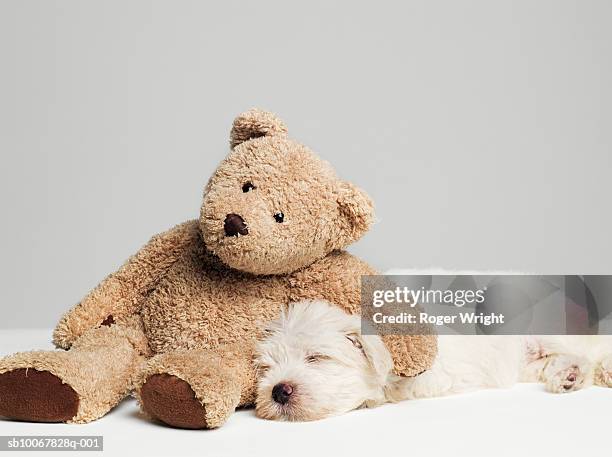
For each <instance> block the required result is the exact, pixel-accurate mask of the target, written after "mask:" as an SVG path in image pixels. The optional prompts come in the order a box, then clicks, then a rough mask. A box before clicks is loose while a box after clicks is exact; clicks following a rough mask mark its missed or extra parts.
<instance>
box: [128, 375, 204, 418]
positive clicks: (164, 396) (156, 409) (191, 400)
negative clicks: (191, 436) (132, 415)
mask: <svg viewBox="0 0 612 457" xmlns="http://www.w3.org/2000/svg"><path fill="white" fill-rule="evenodd" d="M140 399H141V402H142V407H143V409H144V411H145V412H146V413H147V414H149V415H150V416H151V417H153V418H154V419H158V420H160V421H162V422H164V423H166V424H168V425H170V426H172V427H178V428H188V429H201V428H209V427H208V423H207V421H206V408H205V407H204V406H203V405H202V404H201V403H200V401H199V400H198V399H197V398H196V396H195V392H194V391H193V389H192V388H191V386H190V385H189V383H187V381H184V380H182V379H181V378H179V377H177V376H174V375H170V374H166V373H161V374H154V375H151V376H149V377H148V378H147V380H146V382H145V383H144V385H143V386H142V388H141V390H140Z"/></svg>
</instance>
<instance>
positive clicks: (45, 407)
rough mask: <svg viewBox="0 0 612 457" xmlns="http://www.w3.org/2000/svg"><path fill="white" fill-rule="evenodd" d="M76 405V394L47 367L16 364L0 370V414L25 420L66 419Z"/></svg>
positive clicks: (71, 416) (77, 397) (76, 408)
mask: <svg viewBox="0 0 612 457" xmlns="http://www.w3.org/2000/svg"><path fill="white" fill-rule="evenodd" d="M78 409H79V396H78V394H77V393H76V392H75V391H74V389H73V388H72V387H71V386H69V385H68V384H65V383H64V382H63V381H62V380H61V379H60V378H58V377H57V376H55V375H54V374H51V373H50V372H48V371H38V370H35V369H34V368H18V369H15V370H11V371H7V372H5V373H2V374H0V416H3V417H7V418H10V419H15V420H21V421H28V422H66V421H69V420H70V419H72V418H73V417H74V416H76V414H77V411H78Z"/></svg>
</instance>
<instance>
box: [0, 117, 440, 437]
mask: <svg viewBox="0 0 612 457" xmlns="http://www.w3.org/2000/svg"><path fill="white" fill-rule="evenodd" d="M230 136H231V138H230V142H231V146H232V151H231V152H230V154H229V155H228V156H227V158H226V159H225V160H224V161H223V162H222V163H221V164H220V165H219V167H218V168H217V170H216V171H215V172H214V174H213V176H212V177H211V179H210V181H209V182H208V184H207V186H206V189H205V192H204V198H203V204H202V207H201V211H200V218H199V219H198V220H192V221H188V222H185V223H183V224H180V225H177V226H176V227H174V228H172V229H170V230H169V231H167V232H165V233H162V234H159V235H157V236H155V237H153V238H152V239H151V241H150V242H149V243H147V244H146V245H145V246H144V247H143V248H142V249H141V250H140V251H139V252H137V253H136V254H135V255H134V256H132V257H131V258H130V259H129V260H128V261H127V262H126V263H125V264H124V265H123V266H122V267H121V268H120V269H119V270H118V271H117V272H115V273H113V274H111V275H110V276H109V277H108V278H106V279H105V280H104V281H102V283H100V285H99V286H97V287H96V288H95V289H94V290H92V291H91V293H90V294H89V295H88V296H86V297H85V298H84V299H83V300H82V301H81V303H79V304H78V305H76V306H75V307H74V308H73V309H72V310H70V311H69V312H68V313H66V314H65V315H64V317H63V318H62V319H61V321H60V322H59V324H58V325H57V328H56V329H55V332H54V341H55V343H56V345H57V346H58V347H61V348H64V349H68V348H70V350H69V351H66V352H64V351H61V352H34V353H26V354H16V355H13V356H8V357H5V358H4V359H0V378H1V377H2V373H7V372H9V371H11V370H14V369H16V368H35V369H38V370H47V371H49V372H50V373H52V374H53V375H55V376H56V377H58V378H59V379H61V381H62V382H64V383H66V384H68V385H69V386H71V387H72V388H73V389H74V391H75V392H76V393H77V394H78V395H79V411H78V413H77V414H76V415H75V416H74V417H72V418H71V419H70V420H72V421H75V422H86V421H91V420H94V419H96V418H98V417H100V416H101V415H102V414H104V413H105V412H107V411H108V410H109V409H110V408H112V407H113V406H114V405H116V404H117V403H118V402H119V401H120V400H121V399H122V398H123V397H124V396H125V395H126V394H127V392H128V391H129V390H130V389H131V388H133V387H134V386H136V390H137V395H139V393H138V392H139V389H140V388H141V387H142V386H146V384H147V382H148V381H149V380H151V384H150V385H149V388H150V389H152V391H153V389H154V390H155V396H156V398H157V400H159V401H157V400H156V403H155V405H153V404H148V403H149V400H147V398H151V397H150V396H148V395H144V396H143V395H140V399H141V401H142V403H143V408H144V410H145V411H148V412H149V413H151V414H152V415H154V416H157V418H158V419H161V420H165V421H166V422H167V423H170V424H171V425H177V426H181V424H186V425H184V426H188V425H193V424H196V425H197V424H202V426H203V427H209V428H210V427H218V426H220V425H222V424H223V423H224V422H225V420H227V418H228V417H229V415H230V414H231V412H232V411H233V410H234V409H235V408H236V407H237V406H240V405H248V404H252V403H253V400H254V392H255V375H254V373H253V371H252V368H251V367H252V363H251V362H252V360H251V357H252V347H253V343H252V341H253V340H254V339H255V338H256V337H257V336H258V332H259V328H260V326H261V324H263V323H265V322H266V321H269V320H271V319H274V318H276V317H277V316H278V315H279V313H280V310H281V308H283V307H284V306H286V305H287V304H288V303H289V302H291V301H295V300H300V299H324V300H328V301H330V302H332V303H334V304H336V305H337V306H339V307H341V308H342V309H344V310H346V311H348V312H350V313H356V312H358V311H359V307H360V276H361V275H362V274H372V273H374V270H373V269H372V268H371V267H369V266H368V265H367V264H366V263H364V262H363V261H361V260H359V259H357V258H356V257H354V256H352V255H350V254H348V253H347V252H345V251H342V249H343V248H345V247H346V246H347V245H349V244H350V243H352V242H354V241H356V240H357V239H359V238H360V237H361V236H362V235H363V234H364V233H365V232H366V231H367V230H368V229H369V227H370V224H371V223H372V220H373V217H374V214H373V208H372V203H371V201H370V199H369V198H368V196H367V195H366V194H365V193H364V192H362V191H361V190H359V189H358V188H356V187H355V186H353V185H352V184H350V183H347V182H345V181H342V180H341V179H339V178H338V177H337V176H336V174H335V173H334V171H333V169H332V167H331V166H330V165H329V164H328V163H327V162H325V161H323V160H321V159H320V158H318V157H317V156H316V155H315V154H313V153H312V152H311V151H310V150H309V149H308V148H306V147H305V146H303V145H301V144H299V143H297V142H295V141H293V140H291V139H290V138H289V137H288V136H287V130H286V127H285V126H284V124H283V123H282V122H281V121H280V120H279V119H278V118H277V117H276V116H274V115H273V114H271V113H266V112H263V111H260V110H251V111H248V112H246V113H244V114H242V115H240V116H238V117H237V118H236V120H235V121H234V124H233V128H232V131H231V135H230ZM280 213H282V217H281V215H280ZM230 215H232V218H231V219H232V221H230V222H232V223H233V224H236V223H238V224H239V230H237V231H234V232H231V233H232V235H231V236H228V233H229V232H227V230H228V224H229V226H231V225H232V224H230V223H229V222H227V221H228V218H229V216H230ZM236 221H237V222H236ZM230 228H231V227H230ZM234 235H235V236H234ZM102 324H104V325H103V326H102V327H100V326H101V325H102ZM108 324H110V326H107V325H108ZM385 342H386V344H387V347H388V349H389V350H390V352H391V355H392V357H393V361H394V364H395V371H396V373H398V374H402V375H405V376H412V375H415V374H417V373H419V372H421V371H423V370H425V369H427V368H428V367H429V366H430V365H431V363H432V361H433V358H434V356H435V351H436V340H435V338H434V337H431V336H413V337H404V336H401V337H385ZM145 359H147V362H146V363H145V362H144V360H145ZM162 374H165V375H168V376H170V378H168V377H162V378H159V377H156V376H157V375H162ZM172 376H173V377H174V378H171V377H172ZM161 379H163V381H161ZM170 379H175V380H174V381H169V380H170ZM176 379H178V380H182V381H185V382H186V383H188V385H189V386H190V388H191V389H192V391H193V395H194V397H195V398H196V399H197V401H198V402H199V403H200V404H201V406H202V408H201V409H200V410H199V411H198V410H197V409H193V408H191V409H190V410H191V411H192V413H190V414H191V417H182V418H180V420H179V419H177V420H174V419H173V417H174V416H173V414H174V413H173V412H172V410H170V409H168V410H164V411H162V412H160V408H162V409H163V408H164V406H163V405H171V404H172V398H176V397H177V395H179V393H180V392H182V393H180V395H182V397H181V398H183V397H184V396H185V395H184V394H185V392H187V393H189V391H188V390H187V389H186V388H185V386H184V385H182V384H181V383H180V382H176ZM181 386H182V387H181ZM177 389H178V390H177ZM181 389H182V390H181ZM177 392H179V393H177ZM24 395H26V396H27V392H25V393H24ZM164 395H165V396H166V397H165V398H164ZM180 395H179V396H180ZM160 396H161V397H160ZM3 401H4V400H3V399H1V398H0V411H3V414H5V415H6V416H9V417H13V416H15V414H13V412H12V410H11V405H6V404H2V403H1V402H3ZM191 405H192V406H193V403H191ZM168 408H170V407H169V406H168ZM156 411H157V413H156ZM30 419H31V420H36V417H34V416H32V417H31V418H30Z"/></svg>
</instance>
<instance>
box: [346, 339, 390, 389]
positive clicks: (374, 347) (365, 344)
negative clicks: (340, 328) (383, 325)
mask: <svg viewBox="0 0 612 457" xmlns="http://www.w3.org/2000/svg"><path fill="white" fill-rule="evenodd" d="M346 337H347V338H348V339H349V340H351V342H352V343H353V345H354V346H355V347H357V348H359V349H361V352H363V354H364V355H365V357H366V359H367V361H368V363H369V364H370V366H371V367H372V370H373V371H374V373H375V375H376V377H377V378H378V381H379V383H380V385H384V384H385V383H386V381H387V377H388V376H389V373H391V370H392V369H393V361H392V360H391V354H389V351H388V350H387V347H386V346H385V344H384V343H383V341H382V339H381V338H380V336H378V335H361V334H359V333H351V334H348V335H347V336H346Z"/></svg>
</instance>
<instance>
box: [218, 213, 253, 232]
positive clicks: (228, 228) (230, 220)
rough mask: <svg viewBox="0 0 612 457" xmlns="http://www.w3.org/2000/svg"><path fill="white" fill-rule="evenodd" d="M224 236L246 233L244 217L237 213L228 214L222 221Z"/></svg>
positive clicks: (247, 230)
mask: <svg viewBox="0 0 612 457" xmlns="http://www.w3.org/2000/svg"><path fill="white" fill-rule="evenodd" d="M223 230H225V236H238V235H248V234H249V229H248V228H247V226H246V223H245V222H244V219H243V218H242V217H240V216H239V215H238V214H233V213H232V214H228V215H227V216H226V218H225V222H224V223H223Z"/></svg>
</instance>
